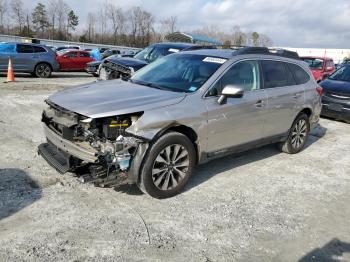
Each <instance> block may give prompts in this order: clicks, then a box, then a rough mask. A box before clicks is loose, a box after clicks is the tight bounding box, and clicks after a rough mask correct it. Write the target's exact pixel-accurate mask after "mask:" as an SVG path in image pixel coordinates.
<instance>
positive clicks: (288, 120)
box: [261, 60, 305, 137]
mask: <svg viewBox="0 0 350 262" xmlns="http://www.w3.org/2000/svg"><path fill="white" fill-rule="evenodd" d="M261 67H262V72H263V77H264V85H263V88H264V89H265V91H266V93H267V96H268V101H267V105H266V110H267V115H266V119H265V124H264V137H275V136H279V135H283V134H286V133H287V132H288V131H289V129H290V127H291V126H292V123H293V121H294V118H295V117H296V115H297V113H298V112H300V111H301V110H302V109H303V108H302V107H303V105H304V101H305V89H304V85H298V84H297V83H296V81H295V79H294V77H293V74H292V72H291V70H290V69H289V67H288V64H287V63H286V62H282V61H275V60H262V61H261Z"/></svg>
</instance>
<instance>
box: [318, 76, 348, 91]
mask: <svg viewBox="0 0 350 262" xmlns="http://www.w3.org/2000/svg"><path fill="white" fill-rule="evenodd" d="M320 86H322V88H324V90H325V91H326V92H334V93H339V94H350V82H346V81H336V80H331V79H326V80H324V81H322V82H321V83H320Z"/></svg>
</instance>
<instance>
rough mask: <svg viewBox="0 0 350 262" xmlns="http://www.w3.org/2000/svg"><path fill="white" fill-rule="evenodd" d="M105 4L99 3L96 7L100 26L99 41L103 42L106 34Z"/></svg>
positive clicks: (106, 11)
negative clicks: (97, 7)
mask: <svg viewBox="0 0 350 262" xmlns="http://www.w3.org/2000/svg"><path fill="white" fill-rule="evenodd" d="M107 13H108V10H107V5H106V3H105V4H101V5H100V7H99V9H98V22H99V27H100V43H101V44H103V43H104V40H105V38H106V34H107Z"/></svg>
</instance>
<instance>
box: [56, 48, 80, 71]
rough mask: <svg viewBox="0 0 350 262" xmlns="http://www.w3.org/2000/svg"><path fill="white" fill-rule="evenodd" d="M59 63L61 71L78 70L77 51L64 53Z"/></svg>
mask: <svg viewBox="0 0 350 262" xmlns="http://www.w3.org/2000/svg"><path fill="white" fill-rule="evenodd" d="M59 61H60V66H61V69H62V70H66V71H74V70H77V69H78V68H79V62H78V52H77V51H70V52H67V53H65V54H64V55H63V56H61V57H60V59H59Z"/></svg>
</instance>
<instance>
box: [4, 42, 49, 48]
mask: <svg viewBox="0 0 350 262" xmlns="http://www.w3.org/2000/svg"><path fill="white" fill-rule="evenodd" d="M1 44H8V45H17V44H20V45H32V46H43V47H48V46H46V45H42V44H34V43H27V42H1Z"/></svg>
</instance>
